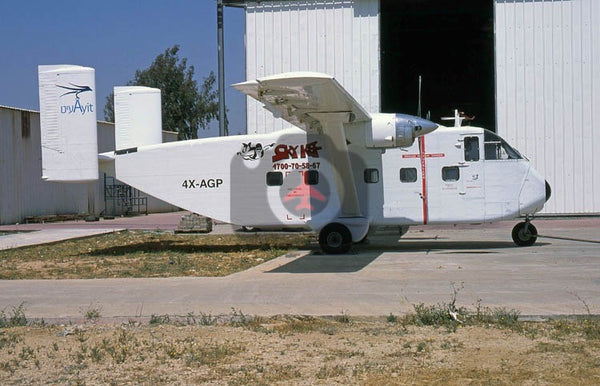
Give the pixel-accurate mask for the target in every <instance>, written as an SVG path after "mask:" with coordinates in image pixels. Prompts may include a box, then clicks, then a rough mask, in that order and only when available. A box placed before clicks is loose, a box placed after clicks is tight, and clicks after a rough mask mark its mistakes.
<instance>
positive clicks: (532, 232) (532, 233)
mask: <svg viewBox="0 0 600 386" xmlns="http://www.w3.org/2000/svg"><path fill="white" fill-rule="evenodd" d="M537 236H538V233H537V229H535V227H534V226H533V224H532V223H527V222H525V221H523V222H520V223H518V224H517V225H515V227H514V228H513V230H512V239H513V241H514V242H515V244H517V245H518V246H520V247H529V246H532V245H533V244H534V243H535V241H536V240H537Z"/></svg>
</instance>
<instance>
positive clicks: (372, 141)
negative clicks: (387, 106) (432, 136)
mask: <svg viewBox="0 0 600 386" xmlns="http://www.w3.org/2000/svg"><path fill="white" fill-rule="evenodd" d="M371 117H372V120H371V130H370V131H369V130H367V141H366V145H367V147H382V148H391V147H408V146H410V145H412V144H413V142H414V141H415V138H417V137H419V136H421V135H425V134H427V133H430V132H432V131H433V130H435V129H437V127H438V125H436V124H435V123H433V122H431V121H428V120H426V119H423V118H419V117H415V116H412V115H406V114H371Z"/></svg>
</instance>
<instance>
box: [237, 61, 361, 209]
mask: <svg viewBox="0 0 600 386" xmlns="http://www.w3.org/2000/svg"><path fill="white" fill-rule="evenodd" d="M233 87H235V88H236V89H238V90H240V91H241V92H243V93H245V94H246V95H249V96H251V97H253V98H254V99H256V100H258V101H259V102H262V103H264V105H265V107H266V108H267V109H268V110H269V111H271V112H272V113H273V115H274V116H275V117H277V118H283V119H285V120H286V121H288V122H290V123H291V124H293V125H295V126H298V127H300V128H301V129H303V130H306V131H307V132H318V133H321V134H323V135H324V136H326V137H328V139H329V141H330V143H331V148H330V157H331V160H330V162H331V164H332V166H333V169H334V171H335V172H334V180H335V183H336V186H337V190H338V194H339V196H340V203H341V207H342V208H341V209H342V213H341V214H342V216H349V217H361V216H362V215H361V213H360V206H359V204H358V195H357V193H356V186H355V184H354V177H353V174H352V165H351V163H350V156H349V153H348V145H347V143H346V133H345V131H344V124H345V123H350V122H368V121H370V120H371V115H370V114H369V113H368V112H367V111H365V109H364V108H363V107H362V106H361V105H360V104H359V103H358V102H357V101H356V100H355V99H354V98H353V97H352V96H351V95H350V94H349V93H348V92H347V91H346V90H344V88H343V87H342V86H341V85H340V84H339V83H338V82H337V81H336V80H335V79H334V78H333V77H332V76H330V75H327V74H321V73H317V72H289V73H283V74H278V75H272V76H268V77H265V78H260V79H257V80H252V81H247V82H243V83H238V84H234V85H233Z"/></svg>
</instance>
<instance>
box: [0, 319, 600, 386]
mask: <svg viewBox="0 0 600 386" xmlns="http://www.w3.org/2000/svg"><path fill="white" fill-rule="evenodd" d="M154 322H155V324H141V323H139V322H128V323H125V324H120V325H114V324H112V325H110V324H108V325H107V324H100V323H92V322H87V323H84V324H82V325H61V326H41V327H40V326H37V327H32V326H28V327H11V328H3V329H0V383H2V384H23V383H33V384H40V383H73V384H123V383H135V384H139V383H145V384H166V383H169V384H173V383H175V384H177V383H179V384H190V383H194V384H198V383H210V384H233V385H236V384H248V383H252V384H257V383H258V384H277V383H281V384H349V383H351V384H357V383H362V384H369V385H373V384H374V385H384V384H385V385H387V384H415V383H416V384H421V383H434V384H441V383H443V384H451V385H459V384H460V385H462V384H483V383H485V384H514V383H517V384H565V385H566V384H590V385H591V384H599V383H600V340H599V339H598V338H597V336H598V334H593V333H592V334H589V332H590V331H587V332H588V334H587V335H586V334H585V333H584V330H583V327H582V325H581V323H579V324H576V323H571V322H545V323H527V324H524V323H521V324H519V328H518V329H514V328H506V327H502V328H500V327H498V326H491V325H485V324H481V325H477V326H464V327H463V326H459V327H458V328H457V329H456V331H454V332H453V331H450V330H449V329H447V328H445V327H424V326H416V325H407V324H406V323H404V322H401V321H397V322H393V323H392V322H389V321H388V320H386V319H384V318H379V319H361V320H354V319H352V318H347V317H338V318H333V319H323V318H319V319H315V318H308V317H289V316H286V317H277V318H270V319H260V318H259V319H254V320H246V319H242V320H239V319H238V321H237V322H235V323H232V322H226V323H220V324H219V323H216V320H215V319H211V318H210V317H207V316H202V317H195V318H194V319H193V320H187V321H185V322H184V323H183V324H173V323H172V321H171V323H165V322H167V320H166V319H160V318H155V320H154ZM202 323H205V324H210V325H202ZM215 323H216V324H215ZM595 326H596V327H597V324H596V325H595ZM588 327H589V326H588Z"/></svg>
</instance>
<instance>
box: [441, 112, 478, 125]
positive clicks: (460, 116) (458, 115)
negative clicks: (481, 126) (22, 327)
mask: <svg viewBox="0 0 600 386" xmlns="http://www.w3.org/2000/svg"><path fill="white" fill-rule="evenodd" d="M441 119H442V121H454V127H461V126H462V121H464V120H467V121H472V120H474V119H475V116H474V115H473V116H472V117H470V116H468V115H467V114H465V113H463V112H462V111H458V109H454V116H453V117H442V118H441Z"/></svg>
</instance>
